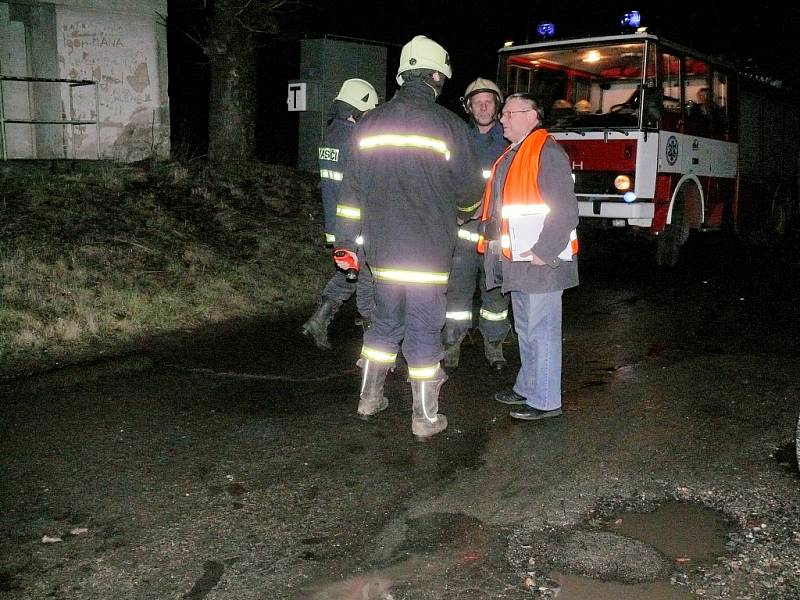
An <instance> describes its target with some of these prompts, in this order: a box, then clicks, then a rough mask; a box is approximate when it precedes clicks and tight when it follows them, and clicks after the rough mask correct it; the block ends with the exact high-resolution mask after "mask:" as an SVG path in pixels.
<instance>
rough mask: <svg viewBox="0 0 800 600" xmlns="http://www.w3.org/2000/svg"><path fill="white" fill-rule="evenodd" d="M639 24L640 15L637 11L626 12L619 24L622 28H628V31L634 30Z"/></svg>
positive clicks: (640, 21)
mask: <svg viewBox="0 0 800 600" xmlns="http://www.w3.org/2000/svg"><path fill="white" fill-rule="evenodd" d="M641 23H642V15H640V14H639V11H638V10H632V11H630V12H626V13H625V14H624V15H622V19H621V20H620V22H619V24H620V25H622V26H623V27H629V28H630V29H636V28H637V27H639V25H640V24H641Z"/></svg>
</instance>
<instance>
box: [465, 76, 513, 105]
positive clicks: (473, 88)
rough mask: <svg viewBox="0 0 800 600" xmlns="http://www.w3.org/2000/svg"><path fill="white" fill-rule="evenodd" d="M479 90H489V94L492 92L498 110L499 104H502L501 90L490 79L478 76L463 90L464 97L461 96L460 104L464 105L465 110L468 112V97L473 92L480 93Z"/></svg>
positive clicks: (470, 96)
mask: <svg viewBox="0 0 800 600" xmlns="http://www.w3.org/2000/svg"><path fill="white" fill-rule="evenodd" d="M481 92H489V93H490V94H494V95H495V96H496V97H497V110H500V106H501V105H502V104H503V92H501V91H500V88H499V87H497V84H496V83H495V82H494V81H492V80H491V79H484V78H483V77H478V78H477V79H476V80H475V81H473V82H472V83H470V84H469V85H468V86H467V89H466V90H464V97H463V98H461V104H462V105H463V106H464V110H465V111H467V112H469V99H470V98H472V96H474V95H475V94H480V93H481Z"/></svg>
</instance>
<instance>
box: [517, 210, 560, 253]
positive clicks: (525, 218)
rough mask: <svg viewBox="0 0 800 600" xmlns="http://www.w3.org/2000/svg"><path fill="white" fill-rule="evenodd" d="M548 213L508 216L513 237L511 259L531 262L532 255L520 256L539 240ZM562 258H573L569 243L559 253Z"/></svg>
mask: <svg viewBox="0 0 800 600" xmlns="http://www.w3.org/2000/svg"><path fill="white" fill-rule="evenodd" d="M546 217H547V215H546V214H542V213H537V214H531V215H517V216H513V217H509V218H508V233H509V236H510V238H511V260H514V261H526V262H530V260H531V257H530V256H527V257H523V256H520V253H521V252H527V251H528V250H530V249H531V248H532V247H533V245H534V244H535V243H536V242H538V241H539V235H541V233H542V227H544V220H545V218H546ZM558 258H559V259H560V260H572V248H571V246H570V244H569V243H567V247H566V248H564V250H563V251H562V252H561V254H559V255H558Z"/></svg>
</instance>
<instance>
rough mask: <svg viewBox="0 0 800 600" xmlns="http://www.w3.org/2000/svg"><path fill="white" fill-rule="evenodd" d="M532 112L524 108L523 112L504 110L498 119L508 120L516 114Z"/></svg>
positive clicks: (530, 109)
mask: <svg viewBox="0 0 800 600" xmlns="http://www.w3.org/2000/svg"><path fill="white" fill-rule="evenodd" d="M532 110H533V109H532V108H526V109H525V110H504V111H503V112H501V113H500V118H503V117H506V118H508V117H510V116H511V115H515V114H517V113H523V112H531V111H532Z"/></svg>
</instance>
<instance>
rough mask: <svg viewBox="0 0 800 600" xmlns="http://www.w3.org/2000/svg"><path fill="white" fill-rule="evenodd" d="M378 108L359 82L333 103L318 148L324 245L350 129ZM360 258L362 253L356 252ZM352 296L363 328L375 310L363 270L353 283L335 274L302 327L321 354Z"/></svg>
mask: <svg viewBox="0 0 800 600" xmlns="http://www.w3.org/2000/svg"><path fill="white" fill-rule="evenodd" d="M377 105H378V93H377V92H376V91H375V88H374V87H372V85H371V84H370V83H368V82H366V81H364V80H363V79H348V80H347V81H345V82H344V83H343V84H342V87H341V89H340V90H339V93H338V94H337V96H336V98H335V99H334V101H333V115H332V119H331V122H330V124H329V125H328V128H327V130H326V131H325V136H324V137H323V139H322V145H321V146H320V147H319V176H320V188H321V190H322V204H323V208H324V216H325V244H326V246H333V245H334V241H335V235H334V230H335V227H336V214H337V205H338V204H339V193H340V191H341V188H342V179H343V177H344V168H345V165H346V164H347V162H348V160H349V159H350V156H351V154H352V151H353V150H352V143H353V140H352V137H353V128H354V127H355V124H356V121H358V120H359V119H360V118H361V116H362V115H363V114H364V113H365V112H367V111H369V110H372V109H373V108H375V107H376V106H377ZM359 254H360V255H361V256H362V262H363V252H361V250H359ZM353 293H355V294H356V305H357V307H358V312H359V314H360V315H361V319H362V322H363V324H364V325H365V328H366V327H368V325H369V323H370V320H371V318H372V313H373V311H374V309H375V297H374V284H373V282H372V277H371V275H370V272H369V269H368V268H366V269H363V270H362V272H361V276H360V277H359V278H358V279H357V281H352V280H350V279H348V278H347V276H346V275H345V273H344V272H342V271H337V272H336V273H334V275H333V277H331V278H330V280H329V281H328V283H327V285H326V286H325V288H324V289H323V290H322V295H321V298H320V302H319V304H318V305H317V308H316V310H315V311H314V314H313V315H311V318H310V319H309V320H308V321H306V322H305V323H304V324H303V327H302V330H301V331H302V333H303V335H305V336H306V337H308V338H310V339H311V340H312V341H313V342H314V344H315V345H316V346H317V347H318V348H320V349H321V350H330V349H331V343H330V341H329V339H328V327H329V326H330V323H331V321H332V320H333V316H334V315H335V314H336V311H338V310H339V307H340V306H341V305H342V304H344V303H345V302H346V301H347V300H349V299H350V298H351V297H352V295H353Z"/></svg>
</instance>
